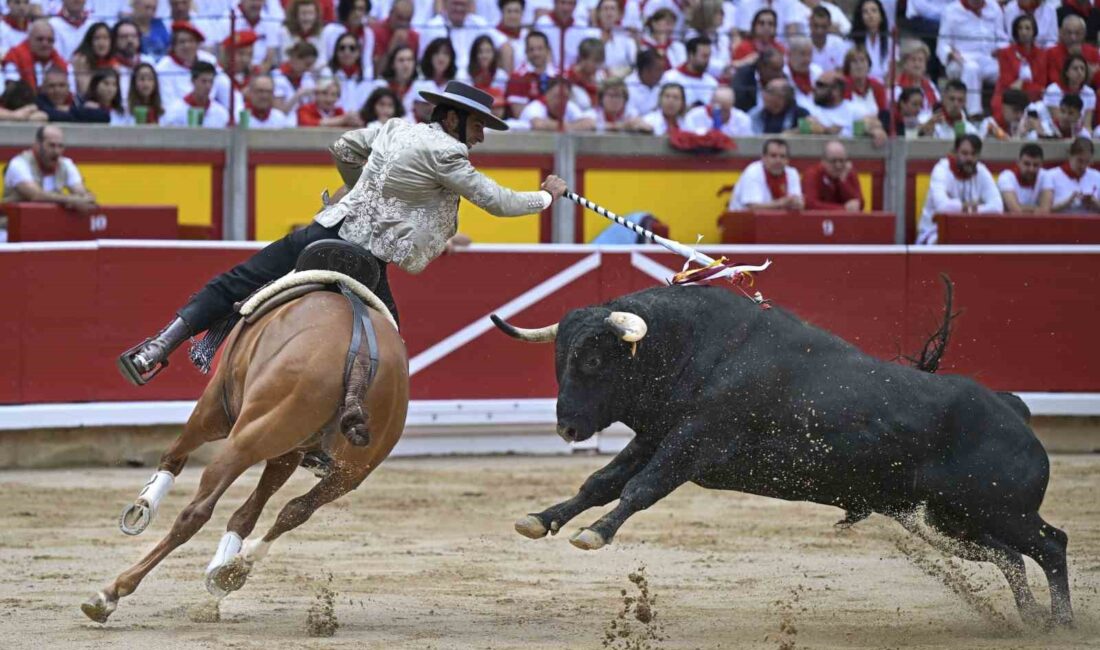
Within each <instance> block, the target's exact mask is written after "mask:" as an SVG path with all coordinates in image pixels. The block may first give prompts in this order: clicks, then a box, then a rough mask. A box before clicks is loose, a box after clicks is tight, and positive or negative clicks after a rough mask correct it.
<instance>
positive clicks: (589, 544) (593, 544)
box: [569, 528, 607, 551]
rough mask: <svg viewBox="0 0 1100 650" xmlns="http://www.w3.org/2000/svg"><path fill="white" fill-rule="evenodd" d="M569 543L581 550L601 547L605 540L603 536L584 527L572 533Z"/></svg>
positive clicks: (592, 549)
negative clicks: (574, 533)
mask: <svg viewBox="0 0 1100 650" xmlns="http://www.w3.org/2000/svg"><path fill="white" fill-rule="evenodd" d="M569 543H570V544H572V545H573V546H576V547H577V548H579V549H581V550H583V551H594V550H596V549H598V548H603V546H604V544H606V543H607V542H605V541H604V540H603V536H602V535H600V534H599V533H597V532H596V531H594V530H592V529H591V528H585V529H584V530H582V531H580V532H578V533H577V534H576V535H573V537H571V538H570V539H569Z"/></svg>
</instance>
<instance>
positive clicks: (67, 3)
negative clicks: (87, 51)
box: [50, 0, 92, 61]
mask: <svg viewBox="0 0 1100 650" xmlns="http://www.w3.org/2000/svg"><path fill="white" fill-rule="evenodd" d="M84 1H85V0H62V2H61V11H60V12H59V13H58V14H57V15H56V16H53V17H52V18H50V26H51V27H53V31H54V36H55V38H56V39H57V43H55V44H54V47H55V48H57V51H58V52H60V53H61V56H63V57H65V60H66V61H68V60H69V59H71V58H72V56H73V52H75V51H76V48H77V47H78V46H79V45H80V42H81V41H83V40H84V33H85V32H87V31H88V28H89V27H91V26H92V20H91V18H89V16H88V13H87V12H86V11H84Z"/></svg>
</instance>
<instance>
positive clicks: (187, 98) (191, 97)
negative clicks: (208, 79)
mask: <svg viewBox="0 0 1100 650" xmlns="http://www.w3.org/2000/svg"><path fill="white" fill-rule="evenodd" d="M183 101H185V102H187V105H188V106H190V107H192V108H201V109H202V110H204V111H205V110H206V109H208V108H210V98H209V97H207V98H206V103H204V104H199V103H197V102H196V101H195V97H194V93H187V94H186V95H184V97H183Z"/></svg>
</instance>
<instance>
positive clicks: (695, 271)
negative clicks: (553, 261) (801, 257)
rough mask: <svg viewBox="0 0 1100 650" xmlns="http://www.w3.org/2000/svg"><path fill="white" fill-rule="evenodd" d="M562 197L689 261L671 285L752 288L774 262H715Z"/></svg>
mask: <svg viewBox="0 0 1100 650" xmlns="http://www.w3.org/2000/svg"><path fill="white" fill-rule="evenodd" d="M563 196H565V198H567V199H569V200H570V201H573V202H574V203H576V204H577V205H580V206H583V207H585V208H588V209H589V210H591V211H593V212H595V213H596V214H598V215H600V216H601V217H604V218H606V219H609V220H611V221H614V222H615V223H617V224H619V225H620V226H623V227H624V228H629V229H630V230H633V231H634V232H635V233H637V234H639V235H641V236H642V237H644V238H646V239H647V240H648V241H651V242H653V243H654V244H657V245H659V246H662V247H664V248H666V249H668V250H670V251H672V252H673V253H676V254H677V255H680V256H681V257H684V258H686V259H687V261H686V262H684V268H683V270H681V271H680V272H679V273H677V274H676V275H674V276H672V278H671V279H670V280H669V284H694V283H698V282H704V281H709V280H718V279H720V278H729V279H730V281H731V282H733V283H734V284H737V285H741V284H742V283H743V282H745V281H746V280H747V281H748V283H749V286H752V274H753V273H757V272H760V271H763V270H764V269H766V268H768V267H769V266H771V263H772V262H771V260H765V261H764V263H763V264H760V265H755V266H754V265H750V264H731V263H730V262H729V261H728V260H727V259H726V258H725V257H721V258H719V259H714V258H712V257H710V256H708V255H705V254H703V253H700V252H699V251H697V250H695V249H694V248H691V247H690V246H684V245H683V244H681V243H680V242H678V241H674V240H672V239H667V238H665V237H661V236H660V235H657V234H654V233H653V232H651V231H649V230H646V229H645V228H643V227H641V226H639V225H638V224H636V223H631V222H629V221H627V220H626V219H624V218H622V217H620V216H619V215H617V214H615V213H614V212H612V211H610V210H608V209H607V208H605V207H603V206H601V205H599V204H597V203H594V202H592V201H590V200H588V199H586V198H584V197H583V196H581V195H579V194H577V193H576V192H573V191H570V190H566V191H565V193H564V194H563ZM693 262H694V263H696V264H699V265H700V266H699V268H689V266H690V265H691V264H692V263H693ZM750 297H751V298H753V299H754V300H756V301H757V302H763V301H764V300H763V297H761V296H760V294H759V293H757V294H756V296H750Z"/></svg>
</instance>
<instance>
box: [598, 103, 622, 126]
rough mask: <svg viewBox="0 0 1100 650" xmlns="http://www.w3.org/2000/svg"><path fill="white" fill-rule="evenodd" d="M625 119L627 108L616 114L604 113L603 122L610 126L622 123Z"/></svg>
mask: <svg viewBox="0 0 1100 650" xmlns="http://www.w3.org/2000/svg"><path fill="white" fill-rule="evenodd" d="M624 117H626V107H625V106H624V107H623V109H622V110H621V111H619V112H618V113H615V114H611V113H608V112H607V111H604V112H603V121H604V122H607V123H608V124H618V123H619V122H620V121H622V119H623V118H624Z"/></svg>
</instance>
